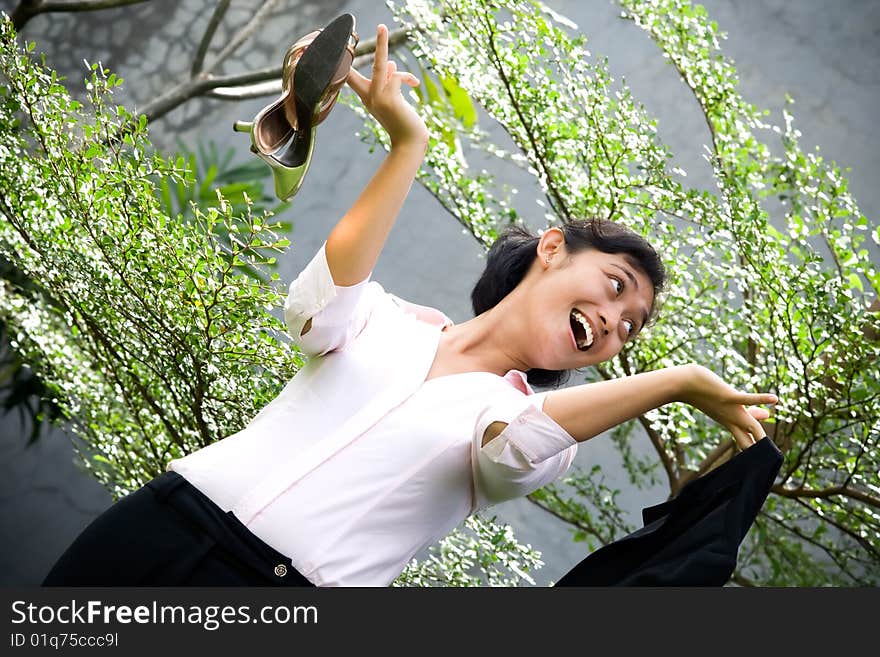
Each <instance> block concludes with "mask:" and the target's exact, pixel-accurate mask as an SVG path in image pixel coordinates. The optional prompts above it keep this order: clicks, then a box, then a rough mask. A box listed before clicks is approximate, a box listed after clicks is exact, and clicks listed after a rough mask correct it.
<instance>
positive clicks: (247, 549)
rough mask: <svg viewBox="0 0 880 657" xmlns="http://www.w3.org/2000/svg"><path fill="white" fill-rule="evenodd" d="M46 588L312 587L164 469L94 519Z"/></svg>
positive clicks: (57, 566)
mask: <svg viewBox="0 0 880 657" xmlns="http://www.w3.org/2000/svg"><path fill="white" fill-rule="evenodd" d="M43 586H312V583H311V582H309V581H308V580H307V579H306V578H305V577H304V576H303V575H301V574H300V573H299V572H298V571H297V570H296V569H295V568H294V567H293V565H292V564H291V562H290V559H289V558H288V557H285V556H284V555H283V554H281V553H280V552H278V551H277V550H275V549H274V548H272V547H271V546H269V545H267V544H266V543H264V542H263V541H261V540H260V539H259V538H257V537H256V536H254V534H252V533H251V532H250V531H249V530H248V528H247V527H245V526H244V524H242V522H241V521H240V520H238V518H236V517H235V515H233V513H232V512H231V511H230V512H224V511H223V510H222V509H220V507H218V506H217V505H216V504H214V502H212V501H211V500H210V499H208V498H207V497H206V496H205V495H204V494H202V492H201V491H199V490H198V489H197V488H195V487H194V486H193V485H192V484H190V483H189V482H188V481H187V480H186V479H184V478H183V477H182V476H181V475H179V474H178V473H176V472H165V473H163V474H161V475H159V476H158V477H156V478H155V479H153V480H152V481H150V482H148V483H147V484H146V485H144V486H143V487H142V488H140V489H139V490H137V491H135V492H133V493H131V494H129V495H127V496H125V497H123V498H122V499H121V500H119V501H118V502H116V503H115V504H114V505H113V506H111V507H110V508H109V509H107V511H105V512H104V513H102V514H101V515H100V516H98V517H97V518H95V520H94V521H92V523H91V524H90V525H89V526H88V527H86V528H85V529H84V530H83V532H82V533H81V534H80V535H79V536H78V537H77V539H76V540H75V541H74V542H73V543H72V544H71V546H70V547H69V548H68V549H67V550H66V551H65V552H64V554H62V555H61V557H60V558H59V559H58V561H57V563H56V564H55V565H54V566H53V567H52V570H50V571H49V574H48V575H47V576H46V579H45V580H44V581H43Z"/></svg>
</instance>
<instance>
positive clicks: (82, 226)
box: [0, 20, 302, 497]
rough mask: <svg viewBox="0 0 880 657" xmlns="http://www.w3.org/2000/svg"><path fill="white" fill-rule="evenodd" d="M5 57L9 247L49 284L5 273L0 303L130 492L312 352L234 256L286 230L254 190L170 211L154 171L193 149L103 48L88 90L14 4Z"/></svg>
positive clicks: (250, 263)
mask: <svg viewBox="0 0 880 657" xmlns="http://www.w3.org/2000/svg"><path fill="white" fill-rule="evenodd" d="M28 50H29V51H31V50H33V44H31V45H30V46H29V47H28ZM0 71H2V75H3V87H2V97H0V144H2V148H0V186H2V187H3V189H4V195H3V196H2V198H0V256H2V257H3V258H5V259H6V260H7V261H9V262H10V263H11V264H12V265H14V266H15V267H16V268H17V269H18V270H20V271H21V272H22V274H23V275H24V276H25V277H26V278H27V279H29V280H32V281H35V282H37V283H38V284H39V285H40V286H41V287H42V288H44V289H45V290H47V291H48V292H49V294H50V295H51V299H48V298H34V297H33V296H32V295H28V294H26V293H25V292H24V291H23V290H22V289H21V288H20V287H19V286H16V285H15V284H14V283H13V282H12V281H3V282H2V283H3V285H2V287H0V318H2V319H3V321H5V322H6V325H7V327H8V330H9V332H10V335H11V338H12V339H11V340H10V345H11V346H12V347H13V348H14V349H16V350H17V351H18V352H19V353H21V355H22V356H23V358H24V359H25V360H26V361H27V362H28V363H30V364H31V365H32V366H33V367H34V369H35V372H36V373H37V374H38V375H39V376H40V378H41V379H42V380H43V381H44V382H45V384H46V386H47V387H48V388H49V389H50V390H51V391H52V392H53V393H55V394H57V397H58V399H59V400H60V403H61V405H62V410H63V411H64V414H65V416H66V418H67V419H69V420H71V421H72V422H73V429H74V431H75V432H76V433H78V434H79V435H80V436H81V437H82V438H83V440H84V441H85V444H87V445H88V446H89V448H90V449H91V450H93V451H94V453H91V454H83V455H82V456H83V462H84V463H85V465H86V466H87V467H88V468H89V469H90V470H91V471H92V473H93V474H94V475H95V477H96V478H97V479H98V480H99V481H101V482H102V483H103V484H104V485H105V486H106V487H107V488H108V489H109V490H110V491H111V493H112V494H113V496H114V497H119V496H121V495H122V494H124V493H126V492H129V491H131V490H133V489H135V488H137V487H138V486H139V485H141V484H143V483H145V481H147V480H149V479H150V478H151V477H153V476H155V475H157V474H159V473H160V472H162V471H163V470H164V468H165V465H166V463H167V462H168V461H169V460H170V459H172V458H177V457H179V456H182V455H184V454H186V453H189V452H192V451H194V450H195V449H198V448H200V447H203V446H205V445H208V444H210V443H211V442H213V441H214V440H217V439H219V438H221V437H224V436H228V435H230V434H233V433H235V432H236V431H238V430H240V429H241V428H242V427H243V426H244V425H245V424H246V422H247V421H248V419H249V418H251V417H253V416H254V415H255V414H256V413H257V412H258V411H259V410H260V409H261V408H262V407H263V406H264V405H265V404H266V403H268V402H269V401H271V399H273V398H274V397H275V396H276V395H277V393H278V392H279V391H280V387H281V385H282V384H283V382H284V381H286V380H288V379H289V378H290V377H291V376H292V375H293V373H294V372H295V371H296V370H297V368H298V367H299V366H300V365H301V364H302V361H301V358H300V356H299V354H298V353H297V352H296V351H295V350H294V349H293V348H292V347H291V345H290V343H289V342H287V341H281V340H279V339H278V338H279V336H280V335H281V333H282V332H283V325H282V323H281V322H280V321H279V320H277V319H275V318H274V317H272V316H271V315H269V314H268V313H267V312H266V311H267V310H269V309H272V308H276V307H278V305H279V304H280V301H281V300H282V296H281V294H280V292H279V290H277V289H273V288H272V287H271V286H270V285H268V284H266V283H264V282H262V281H259V280H257V279H254V278H253V277H246V276H241V275H236V274H235V271H234V269H236V268H241V267H250V268H254V269H257V270H260V269H262V267H263V266H265V265H271V264H273V262H274V259H273V258H269V257H266V256H265V255H261V253H262V252H265V251H266V250H275V251H279V250H282V249H283V247H285V246H287V245H288V244H289V240H287V239H286V238H281V239H279V238H278V236H277V235H276V234H275V232H274V231H273V229H277V228H278V226H279V224H277V223H270V222H269V219H270V217H271V215H270V213H268V212H263V213H261V214H254V213H253V212H252V211H251V204H250V201H249V200H248V199H247V198H245V199H244V201H245V209H244V211H243V212H241V213H240V214H235V213H234V212H233V209H232V205H231V204H230V203H229V202H228V201H227V200H226V199H225V198H223V196H222V195H218V197H217V203H216V205H215V207H210V208H207V209H205V210H202V209H201V208H198V207H193V208H192V218H191V220H190V221H185V220H183V218H182V217H181V216H179V215H178V216H177V217H171V216H169V215H168V214H167V213H166V212H164V211H163V210H162V209H161V206H160V203H159V201H158V200H157V196H156V187H157V184H158V183H161V182H162V181H165V182H166V183H167V184H171V185H174V184H177V183H178V182H180V181H182V180H185V179H186V175H187V174H186V173H185V170H184V169H183V167H182V164H183V162H182V161H180V160H179V161H178V164H177V165H175V164H174V163H172V162H169V161H165V160H164V159H163V158H162V157H160V156H158V155H155V154H150V153H149V152H148V147H149V142H148V141H147V136H146V121H145V120H143V119H142V118H141V119H140V120H138V119H137V118H136V117H131V116H130V115H129V113H128V112H127V111H126V110H125V109H124V108H123V107H119V106H114V105H112V103H111V97H112V93H113V90H114V89H115V88H116V87H118V86H119V84H120V81H119V80H118V79H117V78H116V77H115V76H114V75H112V74H108V73H109V72H108V71H106V70H104V69H102V68H101V67H100V66H97V65H93V66H92V67H91V77H90V79H89V80H88V81H87V84H86V87H87V90H88V92H89V100H90V106H89V107H87V108H84V107H82V106H81V105H80V103H78V102H77V101H75V100H73V99H71V98H70V96H69V95H68V93H67V91H66V89H65V88H64V87H63V85H62V84H61V82H60V80H59V79H58V78H57V75H56V74H55V73H54V72H52V71H48V70H46V69H45V67H44V66H42V65H40V64H39V63H38V62H36V61H35V60H34V59H33V58H31V57H30V56H29V54H28V53H22V52H20V51H19V49H18V48H17V46H16V43H15V39H14V34H13V32H12V29H11V26H10V24H9V21H8V20H4V21H3V22H2V54H0ZM123 125H126V126H129V127H130V128H131V129H130V130H129V131H128V132H127V133H125V136H124V137H123V138H121V139H119V138H113V136H114V135H115V136H117V137H118V136H119V135H121V134H123V132H122V131H121V130H120V128H121V126H123ZM132 126H133V127H132ZM222 234H227V235H228V236H229V241H230V244H231V246H230V247H225V246H224V245H223V244H222V242H221V238H220V236H221V235H222ZM277 278H278V275H277V274H272V276H271V280H276V279H277Z"/></svg>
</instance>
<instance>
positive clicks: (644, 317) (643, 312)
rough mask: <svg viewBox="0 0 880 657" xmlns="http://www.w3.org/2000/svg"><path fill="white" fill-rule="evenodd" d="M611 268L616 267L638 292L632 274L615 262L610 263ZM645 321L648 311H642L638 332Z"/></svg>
mask: <svg viewBox="0 0 880 657" xmlns="http://www.w3.org/2000/svg"><path fill="white" fill-rule="evenodd" d="M611 266H612V267H617V268H618V269H619V270H620V271H622V272H623V273H624V274H626V275H627V277H628V278H629V280H631V281H632V284H633V287H634V288H636V290H637V291H638V289H639V282H638V281H637V280H636V277H635V276H633V274H632V272H631V271H630V270H629V269H627V268H626V267H621V266H620V265H618V264H617V263H616V262H612V263H611ZM647 321H648V311H647V310H642V324H641V326H639V330H640V331H641V330H642V329H643V328H644V327H645V323H646V322H647Z"/></svg>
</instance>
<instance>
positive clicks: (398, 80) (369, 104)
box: [347, 24, 428, 148]
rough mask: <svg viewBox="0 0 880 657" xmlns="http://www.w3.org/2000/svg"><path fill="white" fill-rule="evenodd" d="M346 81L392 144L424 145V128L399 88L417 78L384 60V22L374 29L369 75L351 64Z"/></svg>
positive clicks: (413, 84) (385, 40)
mask: <svg viewBox="0 0 880 657" xmlns="http://www.w3.org/2000/svg"><path fill="white" fill-rule="evenodd" d="M347 82H348V85H349V86H350V87H351V88H352V89H353V90H354V92H355V93H356V94H357V95H358V96H359V97H360V99H361V101H363V103H364V106H365V107H366V108H367V111H369V112H370V114H372V115H373V116H374V117H376V120H377V121H378V122H379V123H380V124H381V125H382V127H383V128H385V130H386V132H388V136H389V137H390V138H391V145H392V147H394V146H398V145H401V144H414V145H418V146H421V147H422V148H424V147H425V146H426V145H427V143H428V128H427V127H426V126H425V122H424V121H423V120H422V117H420V116H419V114H418V112H416V110H415V108H414V107H413V106H412V105H410V104H409V103H408V102H407V101H406V99H405V98H404V97H403V95H402V94H401V91H400V90H401V85H402V84H407V85H409V86H411V87H415V86H418V84H419V80H418V78H417V77H416V76H415V75H413V74H412V73H409V72H407V71H398V70H397V64H396V63H395V62H394V61H389V60H388V28H387V27H386V26H385V25H382V24H380V25H379V26H378V28H377V30H376V51H375V53H374V55H373V73H372V77H370V78H366V77H364V76H363V75H361V74H360V73H358V72H357V71H356V70H355V69H354V67H352V69H351V71H350V72H349V74H348V78H347Z"/></svg>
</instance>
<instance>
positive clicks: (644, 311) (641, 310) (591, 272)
mask: <svg viewBox="0 0 880 657" xmlns="http://www.w3.org/2000/svg"><path fill="white" fill-rule="evenodd" d="M562 235H563V234H562V231H561V230H559V229H558V228H554V229H550V230H548V231H547V232H545V233H544V235H542V238H541V241H540V243H539V245H538V257H539V260H538V261H536V262H535V263H534V265H533V270H532V271H531V272H530V275H532V276H534V278H533V284H532V285H531V286H529V288H528V293H527V298H526V300H525V303H526V307H527V308H528V310H527V312H528V314H529V325H530V326H531V327H534V329H535V330H534V337H535V338H536V339H535V340H534V341H532V344H531V346H530V352H532V353H530V357H531V358H530V360H531V361H532V364H533V365H532V366H533V367H539V368H542V369H548V370H563V369H575V368H580V367H587V366H589V365H594V364H596V363H601V362H604V361H606V360H609V359H610V358H613V357H614V356H615V355H617V354H618V353H619V352H620V350H621V349H622V348H623V346H624V345H625V344H626V343H627V342H630V341H632V340H633V339H635V337H636V336H637V335H638V334H639V332H640V330H641V328H642V326H643V323H644V322H645V321H646V320H647V316H648V314H649V313H650V310H651V305H652V304H653V302H654V288H653V285H652V283H651V280H650V279H649V278H648V277H647V276H646V275H645V274H644V273H643V272H642V271H641V270H640V269H639V268H636V267H634V266H632V265H631V264H629V263H628V262H627V261H626V259H625V257H624V256H623V255H622V254H620V253H604V252H602V251H598V250H595V249H588V250H586V251H581V252H579V253H576V254H574V255H570V254H569V253H568V252H567V251H566V249H565V243H564V240H563V239H562ZM548 256H549V257H550V264H549V265H548V264H547V262H546V258H547V257H548ZM584 320H585V322H586V324H587V325H588V326H589V330H588V329H587V328H585V327H584V326H583V323H584Z"/></svg>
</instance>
